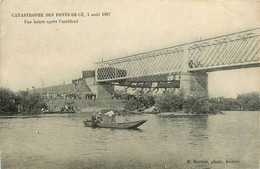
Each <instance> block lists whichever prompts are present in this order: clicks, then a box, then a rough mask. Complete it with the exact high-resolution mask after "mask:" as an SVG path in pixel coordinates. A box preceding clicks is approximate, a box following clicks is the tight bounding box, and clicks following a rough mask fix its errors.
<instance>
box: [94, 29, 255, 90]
mask: <svg viewBox="0 0 260 169" xmlns="http://www.w3.org/2000/svg"><path fill="white" fill-rule="evenodd" d="M259 31H260V28H257V29H252V30H247V31H243V32H238V33H233V34H229V35H224V36H219V37H215V38H210V39H206V40H201V41H196V42H191V43H186V44H182V45H177V46H173V47H169V48H164V49H159V50H154V51H150V52H146V53H140V54H136V55H131V56H127V57H122V58H117V59H112V60H107V61H102V62H98V63H96V70H95V76H96V82H98V83H111V84H116V85H121V86H128V87H140V88H153V87H154V88H179V87H180V83H179V81H180V76H181V73H182V72H198V71H204V72H205V71H206V72H208V71H216V70H226V69H238V68H245V67H258V66H259V64H260V62H259ZM155 83H156V84H155Z"/></svg>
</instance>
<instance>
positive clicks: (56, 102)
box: [44, 99, 124, 112]
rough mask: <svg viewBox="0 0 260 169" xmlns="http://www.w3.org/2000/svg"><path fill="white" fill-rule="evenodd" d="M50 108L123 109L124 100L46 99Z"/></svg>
mask: <svg viewBox="0 0 260 169" xmlns="http://www.w3.org/2000/svg"><path fill="white" fill-rule="evenodd" d="M44 101H45V102H46V104H47V106H48V107H49V108H52V109H54V108H55V107H59V108H61V107H64V106H65V105H68V106H73V107H77V108H78V109H80V110H81V112H93V111H101V110H102V109H110V108H111V109H113V110H123V108H124V100H116V99H114V100H111V99H96V100H91V99H45V100H44Z"/></svg>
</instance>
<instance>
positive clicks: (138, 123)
mask: <svg viewBox="0 0 260 169" xmlns="http://www.w3.org/2000/svg"><path fill="white" fill-rule="evenodd" d="M146 121H147V120H139V121H132V122H124V123H92V122H91V121H89V120H86V121H83V122H84V124H85V127H93V128H115V129H136V128H137V127H139V126H141V125H142V124H144V123H145V122H146Z"/></svg>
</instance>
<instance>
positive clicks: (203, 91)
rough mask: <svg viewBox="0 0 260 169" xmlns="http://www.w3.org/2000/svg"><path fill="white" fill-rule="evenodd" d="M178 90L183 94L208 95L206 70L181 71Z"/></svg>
mask: <svg viewBox="0 0 260 169" xmlns="http://www.w3.org/2000/svg"><path fill="white" fill-rule="evenodd" d="M180 90H181V91H183V92H184V95H185V96H189V95H192V96H205V97H208V74H207V73H206V72H182V73H181V78H180Z"/></svg>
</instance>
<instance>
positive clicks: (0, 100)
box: [0, 88, 47, 116]
mask: <svg viewBox="0 0 260 169" xmlns="http://www.w3.org/2000/svg"><path fill="white" fill-rule="evenodd" d="M42 108H47V104H46V103H45V102H44V100H43V99H42V97H41V95H40V94H39V93H36V92H29V90H26V91H19V92H13V91H11V90H9V89H6V88H0V115H4V116H10V115H17V114H22V115H32V114H41V113H42V112H41V109H42Z"/></svg>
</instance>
